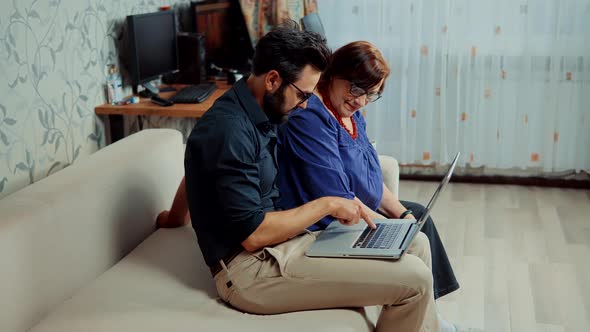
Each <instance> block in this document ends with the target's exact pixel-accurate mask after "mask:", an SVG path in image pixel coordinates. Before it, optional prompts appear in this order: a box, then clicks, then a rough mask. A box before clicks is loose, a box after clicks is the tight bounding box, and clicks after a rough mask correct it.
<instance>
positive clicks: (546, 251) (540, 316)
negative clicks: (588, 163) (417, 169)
mask: <svg viewBox="0 0 590 332" xmlns="http://www.w3.org/2000/svg"><path fill="white" fill-rule="evenodd" d="M437 185H438V183H436V182H417V181H402V182H401V185H400V198H401V199H402V200H411V201H416V202H419V203H422V204H424V205H425V204H426V203H427V202H428V200H429V199H430V197H431V195H432V193H433V192H434V190H435V188H436V186H437ZM433 218H434V221H435V223H436V225H437V227H438V229H439V232H440V235H441V237H442V238H443V241H444V243H445V247H446V249H447V253H448V254H449V256H450V259H451V262H452V264H453V267H454V269H455V273H456V274H457V278H458V279H459V282H460V284H461V288H460V289H459V290H458V291H457V292H455V293H452V294H449V295H447V296H445V297H443V298H441V299H440V300H438V301H437V302H438V306H439V309H440V311H441V313H442V314H443V316H444V317H445V318H446V319H448V320H449V321H452V322H457V323H460V324H462V325H465V326H471V327H478V328H480V329H484V330H485V331H486V332H495V331H501V332H528V331H531V332H533V331H534V332H545V331H546V332H573V331H576V332H578V331H579V332H589V331H590V191H588V190H575V189H558V188H540V187H521V186H507V185H482V184H463V183H451V184H450V185H449V187H447V189H446V191H445V192H444V193H443V195H442V196H441V197H440V198H439V201H438V203H437V206H436V208H435V209H434V212H433Z"/></svg>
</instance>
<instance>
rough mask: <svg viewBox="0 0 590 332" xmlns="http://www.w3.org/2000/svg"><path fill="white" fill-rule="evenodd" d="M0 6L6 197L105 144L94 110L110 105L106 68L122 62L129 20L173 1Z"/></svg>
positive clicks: (0, 130) (1, 174)
mask: <svg viewBox="0 0 590 332" xmlns="http://www.w3.org/2000/svg"><path fill="white" fill-rule="evenodd" d="M0 1H1V3H2V11H1V12H0V87H1V88H0V198H2V197H4V196H6V195H8V194H9V193H12V192H14V191H16V190H18V189H21V188H23V187H25V186H27V185H29V184H31V183H33V182H35V181H38V180H40V179H42V178H44V177H46V176H48V175H50V174H52V173H54V172H56V171H58V170H60V169H62V168H64V167H66V166H68V165H70V164H72V163H74V162H76V160H78V159H80V158H83V157H84V156H87V155H89V154H91V153H93V152H95V151H96V150H98V149H100V148H101V147H103V146H104V144H105V137H104V136H105V134H104V127H103V124H102V121H100V119H99V118H97V117H96V116H95V114H94V107H95V106H96V105H98V104H102V103H104V102H105V94H104V88H103V84H104V82H105V80H106V71H105V66H106V65H107V64H108V63H116V64H117V65H118V64H119V59H118V56H117V54H118V53H117V46H118V44H117V43H120V40H121V35H122V33H121V32H122V26H123V24H124V22H125V17H126V16H127V15H130V14H139V13H144V12H151V11H155V10H157V8H158V6H160V5H169V4H170V2H168V1H164V0H85V1H83V0H24V1H23V0H18V1H17V0H0ZM174 6H175V8H176V9H182V8H187V7H188V0H186V1H177V2H176V4H175V5H174ZM181 21H182V20H181ZM127 90H128V89H127ZM127 92H128V91H127Z"/></svg>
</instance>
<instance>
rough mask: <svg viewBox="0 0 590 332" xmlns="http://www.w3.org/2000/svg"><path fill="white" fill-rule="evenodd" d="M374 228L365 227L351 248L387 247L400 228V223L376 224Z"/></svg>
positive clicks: (391, 243)
mask: <svg viewBox="0 0 590 332" xmlns="http://www.w3.org/2000/svg"><path fill="white" fill-rule="evenodd" d="M376 226H377V228H376V229H371V228H370V227H367V228H366V229H365V230H364V231H363V233H362V234H361V236H360V237H359V238H358V240H357V241H356V242H355V243H354V245H353V246H352V247H353V248H369V249H389V248H391V246H392V245H393V242H394V240H395V239H396V237H397V235H398V234H399V232H400V230H401V229H402V224H383V223H378V224H376Z"/></svg>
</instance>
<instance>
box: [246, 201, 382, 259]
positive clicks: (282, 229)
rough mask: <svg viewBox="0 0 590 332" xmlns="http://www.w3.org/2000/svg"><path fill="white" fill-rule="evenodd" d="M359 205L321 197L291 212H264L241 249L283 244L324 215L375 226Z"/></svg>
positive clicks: (353, 202) (249, 249) (354, 202)
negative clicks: (361, 220)
mask: <svg viewBox="0 0 590 332" xmlns="http://www.w3.org/2000/svg"><path fill="white" fill-rule="evenodd" d="M361 204H362V203H359V202H357V201H355V200H350V199H345V198H340V197H322V198H319V199H316V200H313V201H311V202H309V203H307V204H304V205H302V206H300V207H298V208H295V209H290V210H285V211H274V212H268V213H266V214H265V216H264V219H263V220H262V223H261V224H260V225H259V226H258V228H257V229H256V230H255V231H254V233H252V234H250V236H249V237H248V238H247V239H246V240H244V241H243V242H242V246H243V247H244V249H246V250H248V251H255V250H258V249H260V248H262V247H265V246H270V245H274V244H277V243H281V242H284V241H287V240H288V239H290V238H292V237H294V236H296V235H298V234H299V233H301V232H302V231H303V230H304V229H306V228H307V227H309V226H311V225H313V224H314V223H315V222H317V221H318V220H320V219H322V218H323V217H325V216H328V215H332V216H333V217H335V218H337V219H339V220H343V221H346V222H348V223H350V224H355V223H358V222H359V220H360V219H361V218H362V219H364V220H365V221H366V222H367V223H368V224H369V225H370V226H371V227H375V226H374V224H373V222H372V221H371V218H370V217H369V216H368V215H367V213H366V212H365V211H364V210H363V209H362V207H361Z"/></svg>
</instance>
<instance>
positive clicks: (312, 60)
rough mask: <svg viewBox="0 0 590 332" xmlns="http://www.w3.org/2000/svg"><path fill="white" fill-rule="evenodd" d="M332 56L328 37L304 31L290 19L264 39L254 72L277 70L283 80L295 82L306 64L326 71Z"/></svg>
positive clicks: (253, 62) (260, 44)
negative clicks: (327, 40)
mask: <svg viewBox="0 0 590 332" xmlns="http://www.w3.org/2000/svg"><path fill="white" fill-rule="evenodd" d="M331 55H332V52H331V51H330V49H329V48H328V46H327V45H326V39H325V38H324V37H322V36H320V35H319V34H317V33H315V32H311V31H301V30H300V29H299V25H298V24H297V23H295V22H294V21H292V20H288V21H287V22H285V23H283V24H281V25H279V26H277V27H275V28H274V29H273V30H272V31H270V32H269V33H267V34H266V35H264V37H262V38H260V40H259V41H258V44H256V50H255V52H254V58H253V60H252V73H253V74H254V75H262V74H264V73H267V72H269V71H271V70H276V71H278V72H279V74H280V75H281V77H282V78H283V79H285V80H287V81H289V82H295V81H296V80H297V79H298V78H299V74H300V73H301V71H302V70H303V68H304V67H305V66H306V65H312V66H313V67H315V68H316V69H317V70H319V71H321V72H323V71H324V70H326V68H327V67H328V63H329V62H330V56H331Z"/></svg>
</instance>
